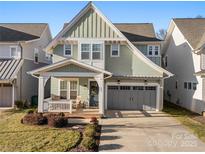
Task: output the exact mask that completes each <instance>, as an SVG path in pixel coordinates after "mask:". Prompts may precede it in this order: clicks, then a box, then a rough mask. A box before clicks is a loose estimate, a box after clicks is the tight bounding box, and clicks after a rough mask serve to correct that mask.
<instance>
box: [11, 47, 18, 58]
mask: <svg viewBox="0 0 205 154" xmlns="http://www.w3.org/2000/svg"><path fill="white" fill-rule="evenodd" d="M10 55H11V58H19V55H18V50H17V46H11V47H10Z"/></svg>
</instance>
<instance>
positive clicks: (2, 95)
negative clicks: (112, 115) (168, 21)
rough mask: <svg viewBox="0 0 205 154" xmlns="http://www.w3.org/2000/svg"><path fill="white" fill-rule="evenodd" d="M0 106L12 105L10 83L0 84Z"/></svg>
mask: <svg viewBox="0 0 205 154" xmlns="http://www.w3.org/2000/svg"><path fill="white" fill-rule="evenodd" d="M0 107H12V85H11V84H1V86H0Z"/></svg>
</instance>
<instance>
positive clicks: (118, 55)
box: [110, 44, 120, 57]
mask: <svg viewBox="0 0 205 154" xmlns="http://www.w3.org/2000/svg"><path fill="white" fill-rule="evenodd" d="M113 45H117V46H118V54H117V55H113V54H112V47H113ZM110 57H120V44H111V46H110Z"/></svg>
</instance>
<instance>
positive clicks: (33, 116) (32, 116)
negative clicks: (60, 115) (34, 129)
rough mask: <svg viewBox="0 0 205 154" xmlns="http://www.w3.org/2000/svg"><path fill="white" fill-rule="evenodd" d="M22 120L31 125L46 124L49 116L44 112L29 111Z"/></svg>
mask: <svg viewBox="0 0 205 154" xmlns="http://www.w3.org/2000/svg"><path fill="white" fill-rule="evenodd" d="M21 122H22V123H23V124H29V125H44V124H47V118H46V117H44V116H43V114H39V113H29V114H26V115H25V116H24V117H23V118H22V120H21Z"/></svg>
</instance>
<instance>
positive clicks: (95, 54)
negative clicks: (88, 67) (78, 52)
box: [92, 44, 102, 60]
mask: <svg viewBox="0 0 205 154" xmlns="http://www.w3.org/2000/svg"><path fill="white" fill-rule="evenodd" d="M101 53H102V45H101V44H92V59H93V60H99V59H101Z"/></svg>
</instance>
